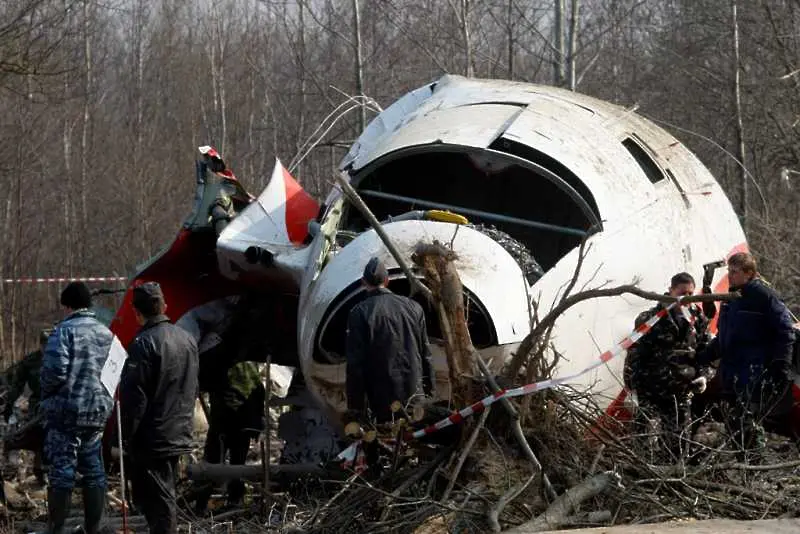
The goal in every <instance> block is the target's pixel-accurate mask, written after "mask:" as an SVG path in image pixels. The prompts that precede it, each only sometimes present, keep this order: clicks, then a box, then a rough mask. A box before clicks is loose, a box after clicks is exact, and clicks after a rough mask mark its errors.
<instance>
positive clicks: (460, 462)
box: [441, 406, 492, 501]
mask: <svg viewBox="0 0 800 534" xmlns="http://www.w3.org/2000/svg"><path fill="white" fill-rule="evenodd" d="M491 410H492V407H491V406H487V407H486V409H485V410H484V411H483V413H481V418H480V419H478V424H476V425H475V429H474V430H473V431H472V434H471V435H470V437H469V439H468V440H467V443H466V444H465V445H464V449H463V450H462V451H461V454H460V455H459V457H458V462H456V466H455V468H454V469H453V473H452V474H451V475H450V481H449V482H448V483H447V488H445V490H444V493H443V494H442V499H441V500H443V501H446V500H447V498H448V497H450V492H451V491H453V486H455V484H456V479H457V478H458V474H459V473H460V472H461V468H462V467H463V466H464V462H465V461H466V460H467V456H469V453H470V452H471V451H472V447H473V446H474V445H475V440H476V439H477V438H478V434H480V431H481V428H483V425H484V424H485V423H486V418H487V417H489V412H490V411H491Z"/></svg>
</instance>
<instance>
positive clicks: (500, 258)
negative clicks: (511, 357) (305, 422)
mask: <svg viewBox="0 0 800 534" xmlns="http://www.w3.org/2000/svg"><path fill="white" fill-rule="evenodd" d="M383 228H384V230H385V231H386V233H387V235H388V236H389V238H390V239H391V240H392V242H393V243H394V244H395V246H396V247H397V249H398V250H399V252H400V254H401V255H402V256H403V258H404V259H405V261H407V262H408V263H409V265H412V262H411V256H412V254H413V253H414V251H415V249H416V247H417V245H418V244H420V243H433V242H434V241H438V242H439V243H442V244H444V245H445V246H447V247H451V246H452V250H453V251H454V252H455V256H456V259H455V267H456V269H457V270H458V273H459V276H460V278H461V281H462V284H463V286H464V293H465V296H466V299H467V306H468V314H469V317H468V324H469V326H470V333H471V335H472V337H473V343H474V344H475V346H476V347H478V348H484V347H490V346H495V345H504V344H508V343H515V342H519V341H520V340H521V339H522V338H523V337H524V336H525V334H527V332H528V330H529V329H528V324H529V307H528V304H529V299H528V287H529V285H528V279H533V278H532V275H531V272H532V268H531V264H528V265H527V266H524V269H525V270H523V266H521V265H520V263H518V260H517V259H515V258H514V257H513V256H512V255H511V254H510V253H509V252H508V251H507V249H506V248H504V246H503V245H502V244H501V242H499V240H498V239H497V236H495V237H494V238H493V237H492V234H491V232H483V231H481V230H480V229H478V228H476V227H473V226H469V225H456V224H451V223H444V222H436V221H419V220H415V221H397V222H392V223H389V224H386V225H384V227H383ZM373 256H377V257H378V258H380V259H381V260H382V261H383V262H384V263H385V264H386V267H387V268H388V270H389V273H390V286H389V287H390V289H392V290H393V291H395V292H396V293H398V294H402V295H409V293H410V287H409V283H408V280H407V279H406V278H405V276H404V275H403V274H402V271H401V269H400V267H399V265H398V264H397V262H396V261H395V259H394V258H393V257H392V256H391V254H390V253H389V252H388V250H387V249H386V247H385V246H384V244H383V242H382V241H381V240H380V238H379V237H378V235H377V234H376V233H375V231H373V230H370V231H367V232H363V233H361V234H359V235H358V236H357V237H356V238H354V239H353V240H352V241H350V242H349V243H347V244H346V245H345V246H344V247H342V248H341V249H340V250H339V251H338V252H337V253H335V254H334V255H332V256H331V257H330V258H329V260H328V262H327V264H326V266H325V267H324V269H323V270H322V271H321V273H320V275H319V277H318V278H317V279H316V281H315V282H314V285H313V286H312V288H311V290H310V292H309V295H308V299H307V300H306V301H305V302H304V304H303V310H301V318H300V328H299V336H300V337H299V340H298V341H299V343H300V355H301V361H302V362H304V363H305V364H307V365H311V364H312V363H314V362H316V363H319V364H337V363H341V362H342V361H343V360H344V343H345V338H346V324H347V315H348V313H349V311H350V309H352V307H353V306H355V305H356V304H357V303H358V302H359V301H360V300H361V299H362V298H363V297H364V291H363V286H362V285H361V277H362V273H363V269H364V266H365V265H366V264H367V262H368V261H369V259H370V258H372V257H373ZM533 264H535V262H533ZM537 267H538V266H537ZM415 272H416V271H415ZM419 275H420V278H421V277H422V274H421V273H419ZM534 278H535V277H534ZM413 298H415V299H416V300H418V301H419V302H420V304H422V305H423V309H426V313H427V314H428V325H429V337H430V338H431V341H432V342H433V343H435V342H436V338H437V333H438V330H439V327H438V321H437V319H436V316H435V314H434V313H432V309H431V308H430V307H429V306H428V304H427V302H425V297H424V296H422V295H415V296H414V297H413Z"/></svg>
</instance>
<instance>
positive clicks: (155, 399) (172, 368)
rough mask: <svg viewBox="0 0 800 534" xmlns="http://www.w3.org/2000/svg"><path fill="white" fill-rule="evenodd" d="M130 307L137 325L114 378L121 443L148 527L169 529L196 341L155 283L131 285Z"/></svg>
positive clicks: (192, 390) (188, 427)
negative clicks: (174, 319) (172, 317)
mask: <svg viewBox="0 0 800 534" xmlns="http://www.w3.org/2000/svg"><path fill="white" fill-rule="evenodd" d="M133 308H134V311H135V314H136V320H137V321H138V322H139V324H140V325H141V330H139V333H138V334H137V335H136V338H135V339H134V340H133V342H132V343H131V345H130V347H129V349H128V360H127V361H126V363H125V368H124V369H123V371H122V378H121V380H120V389H119V396H120V405H121V409H122V414H121V415H122V436H123V440H124V444H123V447H124V450H125V452H126V453H127V454H128V455H129V458H130V460H131V461H130V463H131V464H132V469H131V471H130V472H131V484H132V486H133V499H134V502H135V503H136V505H137V506H138V507H139V508H141V510H142V512H143V513H144V516H145V519H146V520H147V525H148V526H149V528H150V532H151V533H152V534H166V533H174V532H176V531H177V518H176V512H177V508H176V502H175V478H176V471H177V465H178V458H179V457H180V455H182V454H185V453H188V452H190V451H191V446H192V415H193V413H194V400H195V398H196V397H197V372H198V355H197V344H196V343H195V341H194V339H193V338H192V336H190V335H189V333H188V332H186V331H184V330H183V329H182V328H180V327H178V326H175V325H173V324H172V323H170V322H169V318H168V317H167V316H166V315H165V313H166V310H167V305H166V302H165V301H164V294H163V293H162V291H161V287H160V286H159V285H158V284H157V283H155V282H146V283H144V284H142V285H140V286H137V287H135V288H134V289H133Z"/></svg>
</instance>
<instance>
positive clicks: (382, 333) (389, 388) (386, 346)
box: [346, 289, 435, 422]
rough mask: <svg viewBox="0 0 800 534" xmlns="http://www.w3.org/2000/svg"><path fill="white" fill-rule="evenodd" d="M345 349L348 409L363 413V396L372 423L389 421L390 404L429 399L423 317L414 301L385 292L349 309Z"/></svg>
mask: <svg viewBox="0 0 800 534" xmlns="http://www.w3.org/2000/svg"><path fill="white" fill-rule="evenodd" d="M346 351H347V407H348V409H349V410H355V411H363V410H364V407H365V406H364V398H365V396H366V399H367V400H368V401H369V407H370V409H371V410H372V413H373V414H374V415H375V417H376V419H377V420H378V421H379V422H382V421H388V420H390V419H391V409H390V406H391V404H392V403H393V402H394V401H400V402H403V403H405V402H406V401H408V400H409V399H410V398H411V397H412V396H413V395H416V394H421V393H423V392H424V393H425V394H426V395H429V396H430V395H433V392H434V381H435V376H434V371H433V362H432V359H431V352H430V348H429V347H428V334H427V330H426V327H425V314H424V312H423V311H422V307H421V306H420V305H419V304H417V303H416V302H414V301H413V300H411V299H409V298H406V297H402V296H400V295H395V294H394V293H392V292H391V291H389V290H388V289H376V290H373V291H371V292H370V293H369V294H368V296H367V298H366V299H365V300H363V301H362V302H360V303H359V304H357V305H356V306H355V307H354V308H353V309H352V310H351V311H350V315H349V317H348V319H347V349H346Z"/></svg>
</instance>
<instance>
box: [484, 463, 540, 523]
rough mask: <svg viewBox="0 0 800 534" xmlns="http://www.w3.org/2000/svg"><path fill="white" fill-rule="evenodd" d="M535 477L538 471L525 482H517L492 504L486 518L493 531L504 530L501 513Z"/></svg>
mask: <svg viewBox="0 0 800 534" xmlns="http://www.w3.org/2000/svg"><path fill="white" fill-rule="evenodd" d="M535 478H536V473H534V474H532V475H531V476H529V477H528V479H527V480H526V481H525V482H522V483H521V484H517V485H516V486H514V487H513V488H511V489H510V490H508V491H507V492H505V493H504V494H503V496H502V497H500V500H498V501H497V503H496V504H495V505H494V506H492V508H491V509H490V510H489V513H488V514H487V515H486V520H487V521H488V522H489V528H491V529H492V532H500V531H501V530H503V529H502V528H501V527H500V514H501V513H502V512H503V510H504V509H505V507H506V506H508V503H510V502H511V501H513V500H514V499H516V498H517V496H518V495H519V494H520V493H522V492H523V491H525V488H527V487H528V486H530V484H531V482H533V480H534V479H535Z"/></svg>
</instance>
